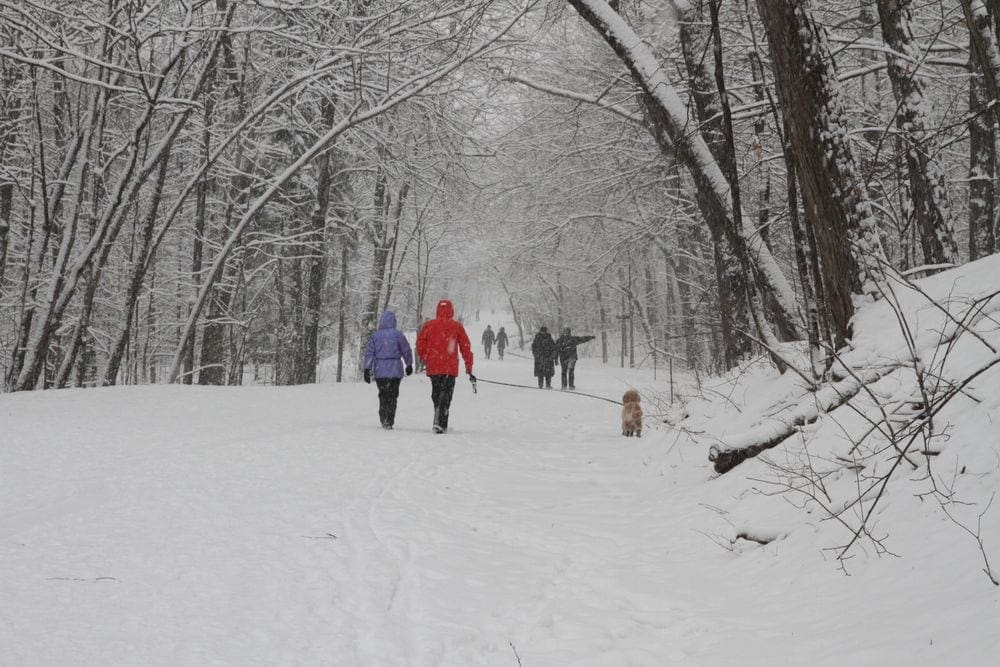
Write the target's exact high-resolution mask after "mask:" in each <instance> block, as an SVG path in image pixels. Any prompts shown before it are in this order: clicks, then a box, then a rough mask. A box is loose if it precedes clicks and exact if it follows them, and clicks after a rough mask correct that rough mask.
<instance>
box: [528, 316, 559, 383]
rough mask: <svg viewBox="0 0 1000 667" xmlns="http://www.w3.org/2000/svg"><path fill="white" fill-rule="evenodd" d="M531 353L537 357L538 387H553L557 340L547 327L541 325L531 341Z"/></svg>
mask: <svg viewBox="0 0 1000 667" xmlns="http://www.w3.org/2000/svg"><path fill="white" fill-rule="evenodd" d="M531 355H532V356H533V357H534V358H535V377H536V378H538V388H539V389H541V388H542V387H545V388H546V389H552V376H553V375H555V372H556V367H555V365H556V342H555V341H554V340H552V334H550V333H549V330H548V329H547V328H546V327H541V328H540V329H539V330H538V333H536V334H535V339H534V340H533V341H532V342H531Z"/></svg>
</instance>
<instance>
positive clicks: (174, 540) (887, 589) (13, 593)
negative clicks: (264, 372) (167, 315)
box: [0, 331, 1000, 666]
mask: <svg viewBox="0 0 1000 667" xmlns="http://www.w3.org/2000/svg"><path fill="white" fill-rule="evenodd" d="M475 333H476V332H475V331H473V334H475ZM477 351H478V350H477ZM476 371H477V374H479V375H480V376H481V377H482V378H484V379H494V380H501V381H508V382H518V383H530V382H531V381H532V379H531V377H530V363H529V362H528V361H527V360H526V359H520V358H515V357H508V359H507V360H505V361H504V362H499V361H497V360H495V359H494V360H492V361H483V360H479V361H477V368H476ZM628 383H635V384H637V385H638V386H639V387H640V388H641V389H643V390H644V391H645V392H647V393H649V392H650V389H651V388H652V386H653V383H652V382H651V376H650V375H649V374H648V373H645V372H639V373H633V372H629V371H620V370H618V369H617V368H609V367H601V365H600V364H599V363H598V362H595V361H593V360H589V359H588V360H584V361H582V362H581V370H580V373H579V376H578V380H577V385H578V388H579V390H580V391H589V392H593V393H597V394H602V395H605V396H609V397H613V398H618V397H620V394H621V391H622V389H623V388H624V387H625V386H626V385H627V384H628ZM657 387H659V388H660V389H661V390H662V387H663V383H662V375H661V382H660V383H658V385H657ZM429 393H430V388H429V383H428V382H427V380H426V379H425V378H410V379H407V380H405V381H404V382H403V387H402V395H401V404H400V411H399V415H398V417H397V428H396V430H395V431H392V432H385V431H383V430H381V429H380V428H379V427H378V423H377V413H376V403H377V400H376V396H375V388H374V386H366V385H362V384H344V385H318V386H307V387H297V388H281V389H276V388H269V387H260V388H239V389H231V388H197V387H195V388H191V387H142V388H110V389H102V390H82V391H77V390H70V391H59V392H44V393H32V394H17V395H3V396H0V427H2V430H0V438H2V441H0V456H2V458H0V647H2V650H0V664H4V665H68V664H73V665H126V664H129V665H140V664H141V665H206V664H231V665H248V664H317V665H318V664H323V665H334V664H335V665H507V666H510V665H518V664H519V663H520V664H522V665H525V666H551V665H665V664H680V665H731V664H743V665H765V664H766V665H802V664H806V663H809V664H811V665H862V664H864V665H875V664H878V665H890V664H919V665H937V664H941V665H943V664H955V665H957V664H962V665H992V664H996V663H995V660H996V656H997V655H998V651H1000V632H998V628H1000V592H998V589H997V588H996V587H994V586H992V585H991V584H990V583H989V581H988V580H987V579H986V577H985V576H984V574H983V573H982V571H981V568H982V563H981V556H980V554H979V552H978V550H977V547H976V545H975V543H974V541H973V540H971V538H969V537H968V536H967V535H965V534H964V533H962V532H961V531H960V530H959V529H958V528H956V527H955V526H954V525H953V524H951V523H950V522H948V521H947V520H946V518H945V517H943V516H942V515H941V513H940V512H939V511H935V510H934V508H931V507H922V506H921V504H920V503H919V502H917V501H915V500H913V499H912V498H908V497H904V498H903V499H902V500H901V501H900V502H899V503H894V504H893V503H890V504H887V505H886V507H887V508H888V510H887V512H886V515H885V517H884V520H885V522H886V524H887V525H888V526H889V527H890V530H891V532H892V541H891V545H892V547H893V549H894V551H895V553H898V554H899V557H898V558H897V557H877V556H875V555H873V554H868V555H867V556H866V555H865V554H864V553H862V554H860V555H859V557H857V558H856V559H854V560H853V561H852V562H851V563H850V565H849V568H848V571H849V575H847V574H845V573H844V572H843V571H841V569H840V568H839V566H838V564H837V563H836V562H835V561H834V560H833V558H832V556H831V555H830V554H829V553H828V552H826V551H824V548H826V547H831V546H836V544H837V540H839V539H842V538H843V535H836V534H835V533H834V532H831V531H834V530H835V528H836V527H835V526H832V525H831V524H830V523H829V522H823V521H821V520H820V518H819V517H815V518H810V516H809V515H808V514H806V513H804V512H801V511H799V510H792V509H790V508H789V505H788V503H787V502H786V501H785V500H784V499H782V498H774V497H765V496H760V495H755V494H752V493H751V491H750V490H751V489H752V488H753V487H754V485H755V483H754V482H752V481H750V480H748V477H752V476H753V475H754V474H758V473H760V471H761V468H759V467H755V466H759V465H760V464H759V463H758V462H756V461H750V462H747V463H746V464H744V466H745V470H744V469H742V468H741V470H740V471H738V472H735V471H734V472H733V473H730V474H728V475H726V476H723V477H721V478H717V479H716V478H714V477H715V476H714V474H713V473H712V470H711V467H710V464H709V463H708V461H707V460H706V444H705V443H697V442H693V441H691V440H689V439H686V438H679V437H678V435H677V433H675V432H672V431H671V430H670V429H668V428H667V427H666V426H665V425H659V426H653V427H652V428H650V429H648V431H647V434H646V436H645V437H643V438H642V439H641V440H635V439H624V438H622V437H621V436H619V435H618V428H619V426H618V408H617V407H616V406H614V405H611V404H609V403H604V402H601V401H597V400H594V399H589V398H583V397H577V396H571V395H567V394H563V393H561V392H559V391H539V390H536V389H530V390H528V389H513V388H506V387H499V386H495V385H487V384H481V385H480V392H479V394H478V395H473V394H472V391H471V389H470V386H469V384H468V383H467V382H465V381H464V380H460V382H459V385H458V389H457V390H456V396H455V402H454V405H453V410H452V418H451V426H452V432H450V433H449V434H447V435H444V436H436V435H433V434H431V433H430V420H431V408H430V399H429ZM998 417H1000V414H998ZM992 479H993V480H994V481H995V480H996V479H997V478H996V476H995V475H994V477H993V478H992ZM738 508H739V510H738ZM998 515H1000V507H998V508H996V509H995V510H994V513H993V514H992V515H988V520H990V521H991V523H989V527H991V528H992V527H1000V522H998V521H997V520H996V517H997V516H998ZM743 528H747V529H750V530H753V531H756V532H757V533H759V534H761V533H766V534H772V535H776V536H779V539H777V540H775V541H774V542H771V543H770V544H768V545H766V546H759V545H756V544H754V543H747V542H744V541H738V542H737V543H736V545H735V546H733V547H731V548H723V546H720V543H721V544H722V545H725V546H729V545H728V542H727V540H728V539H730V538H731V537H732V536H733V535H734V534H735V532H737V531H738V530H741V529H743ZM998 535H1000V531H998V530H993V532H992V533H991V534H990V537H989V538H988V540H992V542H988V546H989V547H992V548H993V553H994V554H997V552H998V549H997V547H998V546H1000V545H998V544H997V539H998Z"/></svg>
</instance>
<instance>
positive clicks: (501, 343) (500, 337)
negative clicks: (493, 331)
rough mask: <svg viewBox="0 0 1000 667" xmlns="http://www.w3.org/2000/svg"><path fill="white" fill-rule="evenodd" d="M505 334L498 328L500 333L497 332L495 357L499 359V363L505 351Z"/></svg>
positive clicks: (506, 341)
mask: <svg viewBox="0 0 1000 667" xmlns="http://www.w3.org/2000/svg"><path fill="white" fill-rule="evenodd" d="M509 342H510V341H508V340H507V332H506V331H504V330H503V327H500V331H498V332H497V356H498V357H500V361H503V351H504V350H506V349H507V343H509Z"/></svg>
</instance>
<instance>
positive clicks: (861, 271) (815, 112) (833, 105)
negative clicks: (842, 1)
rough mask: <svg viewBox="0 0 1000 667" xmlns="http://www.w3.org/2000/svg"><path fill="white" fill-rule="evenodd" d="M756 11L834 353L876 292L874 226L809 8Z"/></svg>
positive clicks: (767, 1) (791, 3)
mask: <svg viewBox="0 0 1000 667" xmlns="http://www.w3.org/2000/svg"><path fill="white" fill-rule="evenodd" d="M757 7H758V10H759V12H760V15H761V18H762V20H763V24H764V28H765V30H766V31H767V36H768V41H769V44H770V52H771V60H772V62H773V64H774V69H775V76H776V82H777V90H778V96H779V98H780V100H781V108H782V112H783V116H784V120H785V129H786V132H787V133H788V137H789V142H790V145H791V146H792V149H793V150H794V152H795V157H796V162H797V164H798V166H799V171H798V175H799V177H800V184H801V188H802V195H803V197H802V198H803V203H804V205H805V213H806V221H807V223H808V225H809V227H810V229H811V230H812V232H813V234H814V235H815V238H816V244H817V249H818V251H819V259H820V261H821V262H822V275H823V292H824V294H825V296H826V301H827V303H826V306H827V309H828V313H829V321H830V326H831V330H832V331H831V333H832V334H833V338H834V343H835V344H836V345H837V346H838V347H839V346H840V345H842V344H843V343H844V342H845V341H846V340H847V339H848V338H850V335H851V331H850V321H851V317H852V316H853V315H854V304H853V299H852V297H853V295H854V294H858V293H861V292H862V291H865V292H877V289H878V288H877V280H878V278H879V276H881V275H882V271H883V269H882V265H881V262H882V259H883V254H882V250H881V246H880V243H879V239H878V230H877V225H876V221H875V218H874V215H873V213H872V207H871V202H870V201H869V199H868V193H867V191H866V190H865V186H864V183H863V182H862V181H861V179H860V178H859V176H858V173H857V168H856V166H855V160H854V155H853V152H852V150H851V145H850V143H849V140H848V137H847V133H846V128H845V126H844V124H845V123H846V111H845V108H844V104H843V101H842V100H841V96H840V88H839V83H838V81H837V76H836V71H835V69H834V66H833V60H832V57H831V55H830V49H829V46H828V44H827V40H826V34H825V31H824V30H823V29H822V28H821V27H820V26H819V24H818V23H817V22H816V20H815V19H814V17H813V12H812V3H811V2H809V1H808V0H802V1H797V0H757Z"/></svg>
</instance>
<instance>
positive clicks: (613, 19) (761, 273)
mask: <svg viewBox="0 0 1000 667" xmlns="http://www.w3.org/2000/svg"><path fill="white" fill-rule="evenodd" d="M567 2H568V3H569V4H570V5H572V6H573V8H574V9H576V10H577V12H578V13H579V14H580V16H581V17H583V18H584V20H586V21H587V23H589V24H590V25H591V26H592V27H593V28H594V29H595V30H596V31H597V32H598V33H599V34H600V35H601V37H602V38H603V39H604V41H605V42H606V43H607V44H608V45H609V46H610V47H611V48H612V50H613V51H614V52H615V54H616V55H617V56H618V57H619V59H620V60H621V61H622V63H623V64H624V65H625V66H626V67H627V69H628V70H629V73H630V74H631V76H632V80H633V82H634V83H635V84H636V85H637V86H638V88H639V90H640V93H639V98H640V106H641V107H642V110H643V116H644V118H645V119H646V122H647V129H648V130H649V131H650V133H651V134H652V135H653V137H654V139H655V140H656V141H657V144H658V145H659V147H660V150H661V152H663V153H664V155H668V156H669V157H670V158H671V159H675V158H677V159H679V160H680V161H681V162H682V163H683V164H684V165H685V166H686V167H687V168H688V169H689V170H690V172H691V176H692V178H693V179H694V182H695V188H696V190H697V192H698V195H699V197H701V198H703V199H701V200H700V201H699V206H700V207H703V210H704V211H705V217H706V218H708V217H713V218H714V219H715V220H714V221H713V222H712V223H710V224H719V225H720V226H722V228H723V229H724V231H725V233H726V236H727V237H728V238H729V240H730V242H731V243H732V245H733V248H734V252H735V255H736V257H737V259H738V260H739V262H740V269H739V270H741V271H742V272H743V273H744V274H746V275H748V276H750V275H752V276H753V277H754V279H755V280H757V281H759V286H760V288H761V289H762V290H763V291H764V292H765V293H767V294H768V296H769V297H770V298H771V300H772V301H773V303H774V304H775V305H776V311H775V312H774V313H773V319H774V321H775V324H776V325H777V326H778V329H779V330H780V331H792V332H795V337H799V334H800V333H801V327H800V323H799V319H800V318H799V313H798V307H797V303H796V299H795V294H794V292H793V291H792V289H791V285H790V284H789V283H788V281H787V278H786V277H785V275H784V273H783V272H782V271H781V269H780V267H779V266H778V264H777V262H776V261H775V259H774V257H773V256H772V255H771V253H770V250H768V248H767V247H766V245H765V244H764V242H763V241H762V240H761V239H760V237H759V234H757V233H756V230H753V229H752V228H750V227H747V226H746V225H742V226H738V225H737V224H736V220H737V219H736V218H735V217H734V215H733V212H732V201H731V199H730V197H731V193H730V183H729V182H728V180H727V179H726V176H725V175H724V173H723V172H722V170H721V169H720V168H719V164H718V162H717V161H716V160H715V159H714V157H713V156H712V154H711V151H710V150H709V149H708V147H707V145H706V143H705V141H704V139H703V137H702V135H701V133H700V132H692V131H691V127H690V124H689V123H688V121H687V119H686V118H683V117H681V116H680V115H679V114H678V110H679V109H682V108H683V107H684V105H683V103H682V102H681V101H680V99H679V98H678V97H677V94H676V92H675V91H674V89H673V87H672V86H671V85H670V82H669V80H667V79H666V77H665V76H664V73H663V72H664V68H663V67H662V66H661V65H660V64H659V63H658V62H657V61H656V60H655V57H654V56H653V54H652V52H651V51H650V50H649V49H648V48H647V47H645V45H644V44H643V42H642V40H640V39H639V38H638V36H637V35H636V34H635V32H634V31H633V30H632V29H631V27H630V26H629V25H628V24H627V23H625V21H624V20H623V19H622V18H621V17H620V16H619V15H618V14H617V13H615V12H614V11H613V10H612V9H611V7H610V6H609V5H608V3H607V2H605V0H567ZM716 221H717V222H716ZM802 337H804V334H803V335H802Z"/></svg>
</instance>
